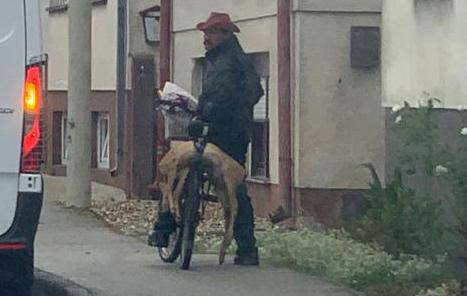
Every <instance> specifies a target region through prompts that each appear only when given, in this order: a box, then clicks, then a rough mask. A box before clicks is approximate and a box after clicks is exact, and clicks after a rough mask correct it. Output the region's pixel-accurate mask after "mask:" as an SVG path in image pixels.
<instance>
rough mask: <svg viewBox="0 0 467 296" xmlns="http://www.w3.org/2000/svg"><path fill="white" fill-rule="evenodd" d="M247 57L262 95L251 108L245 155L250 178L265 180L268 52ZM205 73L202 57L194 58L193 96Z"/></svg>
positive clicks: (267, 124)
mask: <svg viewBox="0 0 467 296" xmlns="http://www.w3.org/2000/svg"><path fill="white" fill-rule="evenodd" d="M248 57H249V58H250V60H251V61H252V63H253V65H254V67H255V69H256V72H257V73H258V74H259V75H260V77H261V85H262V87H263V90H264V95H263V97H261V98H260V100H259V102H258V103H257V104H256V105H255V107H254V110H253V123H252V137H251V143H250V147H249V152H248V155H247V159H248V160H247V167H248V171H249V177H250V178H253V179H259V180H267V179H269V53H267V52H262V53H252V54H248ZM205 75H206V63H205V60H204V58H196V59H194V60H193V71H192V76H191V78H192V89H191V91H192V93H193V95H194V96H195V97H199V96H200V95H201V92H202V82H203V79H204V76H205Z"/></svg>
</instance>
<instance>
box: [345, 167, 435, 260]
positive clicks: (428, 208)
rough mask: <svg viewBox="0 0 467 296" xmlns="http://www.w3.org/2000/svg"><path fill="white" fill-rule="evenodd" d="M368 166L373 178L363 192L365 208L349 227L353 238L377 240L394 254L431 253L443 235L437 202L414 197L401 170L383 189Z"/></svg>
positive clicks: (366, 240)
mask: <svg viewBox="0 0 467 296" xmlns="http://www.w3.org/2000/svg"><path fill="white" fill-rule="evenodd" d="M369 168H370V170H371V171H372V174H373V178H374V180H373V182H372V183H371V184H370V190H369V191H368V193H367V194H366V197H367V211H366V213H365V214H364V216H363V217H362V218H361V219H360V220H359V221H357V222H356V224H355V225H354V226H353V227H352V228H351V232H352V234H353V235H354V237H355V238H356V239H358V240H361V241H364V242H369V243H376V244H378V245H380V246H382V247H383V248H384V250H385V251H387V252H389V253H390V254H393V255H399V254H403V253H405V254H418V255H422V254H432V253H433V250H434V249H436V246H437V243H439V241H440V239H441V236H442V227H441V223H440V221H439V218H438V217H439V213H440V206H439V204H437V203H435V202H433V201H432V200H431V199H430V198H420V197H418V196H416V192H415V191H414V190H412V189H410V188H407V187H406V186H405V185H404V184H403V182H402V174H401V173H400V171H398V170H396V172H395V178H394V180H393V181H392V182H391V183H389V184H386V187H385V188H383V186H382V185H381V181H380V180H379V178H378V176H377V175H376V172H375V170H374V169H373V167H372V166H371V165H369Z"/></svg>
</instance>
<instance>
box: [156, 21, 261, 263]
mask: <svg viewBox="0 0 467 296" xmlns="http://www.w3.org/2000/svg"><path fill="white" fill-rule="evenodd" d="M196 28H197V29H198V30H200V31H202V32H203V33H204V46H205V48H206V55H205V57H206V59H205V61H206V75H205V77H204V79H203V92H202V94H201V96H200V98H199V105H198V113H199V117H200V119H201V120H202V121H205V122H209V123H210V130H209V136H208V141H209V142H211V143H213V144H215V145H217V146H218V147H219V148H221V149H222V150H223V151H224V152H225V153H227V154H228V155H230V156H231V157H232V158H233V159H235V160H236V161H238V162H239V163H240V164H242V165H243V166H244V165H245V161H246V152H247V148H248V143H249V142H250V129H251V127H250V125H251V121H252V119H253V106H254V105H255V104H256V103H257V102H258V100H259V99H260V98H261V96H262V95H263V94H264V92H263V89H262V87H261V84H260V79H259V77H258V75H257V74H256V72H255V69H254V67H253V65H252V63H251V62H250V60H249V58H248V57H247V56H246V54H245V52H244V51H243V49H242V47H241V46H240V43H239V42H238V39H237V37H236V36H235V34H234V33H239V32H240V29H239V28H238V27H237V26H236V25H235V24H234V23H232V21H231V20H230V17H229V15H228V14H225V13H216V12H213V13H211V15H210V16H209V18H208V20H207V21H206V22H201V23H199V24H198V25H197V26H196ZM237 200H238V213H237V218H236V221H235V227H234V237H235V240H236V242H237V245H238V250H237V256H236V257H235V259H234V263H235V264H238V265H258V264H259V259H258V248H257V247H256V239H255V237H254V215H253V207H252V206H251V200H250V197H248V195H247V190H246V184H245V183H243V184H242V186H240V187H239V188H238V189H237ZM173 223H174V219H173V217H172V216H171V215H170V213H160V215H159V220H158V221H157V222H156V224H155V226H154V232H153V234H152V235H150V237H149V241H150V244H153V245H155V246H158V247H165V246H167V241H168V233H170V231H171V230H173V227H172V225H173Z"/></svg>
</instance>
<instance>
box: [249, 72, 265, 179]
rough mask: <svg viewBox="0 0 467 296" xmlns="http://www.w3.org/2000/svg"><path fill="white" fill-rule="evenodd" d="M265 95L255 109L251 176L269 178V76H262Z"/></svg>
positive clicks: (251, 149) (251, 148)
mask: <svg viewBox="0 0 467 296" xmlns="http://www.w3.org/2000/svg"><path fill="white" fill-rule="evenodd" d="M261 85H262V87H263V90H264V95H263V96H262V97H261V99H260V100H259V102H258V103H257V104H256V105H255V108H254V111H253V125H252V137H251V147H250V177H252V178H256V179H268V178H269V114H268V112H269V110H268V109H269V108H268V107H269V106H268V105H269V77H267V76H266V77H261Z"/></svg>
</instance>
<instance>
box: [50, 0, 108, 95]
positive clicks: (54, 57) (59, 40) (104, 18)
mask: <svg viewBox="0 0 467 296" xmlns="http://www.w3.org/2000/svg"><path fill="white" fill-rule="evenodd" d="M41 5H42V7H41V18H42V21H43V40H44V50H45V51H46V52H47V53H48V54H49V82H48V84H49V85H48V86H49V90H66V89H67V88H68V87H67V85H68V15H67V12H66V11H63V12H57V13H48V12H47V11H46V10H45V8H46V7H47V6H48V1H41ZM92 22H93V26H92V43H93V44H92V89H93V90H115V83H116V74H115V73H116V46H117V1H116V0H110V1H108V2H107V4H106V5H103V6H95V7H93V12H92Z"/></svg>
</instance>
